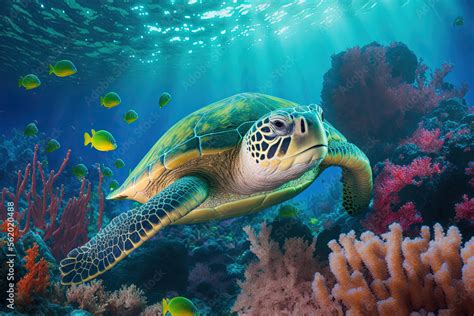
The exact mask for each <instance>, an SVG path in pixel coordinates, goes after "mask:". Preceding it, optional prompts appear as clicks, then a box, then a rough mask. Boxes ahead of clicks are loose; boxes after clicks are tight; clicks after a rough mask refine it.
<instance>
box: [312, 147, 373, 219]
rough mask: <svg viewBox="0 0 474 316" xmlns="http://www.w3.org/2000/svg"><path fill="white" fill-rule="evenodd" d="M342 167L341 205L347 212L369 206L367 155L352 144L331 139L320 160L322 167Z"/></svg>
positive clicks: (369, 170)
mask: <svg viewBox="0 0 474 316" xmlns="http://www.w3.org/2000/svg"><path fill="white" fill-rule="evenodd" d="M331 166H339V167H341V168H342V181H343V188H342V190H343V193H342V199H343V200H342V206H343V207H344V209H345V210H346V211H347V213H349V214H355V213H358V212H360V211H362V210H364V209H365V208H367V206H369V203H370V198H371V194H372V186H373V184H372V169H371V167H370V162H369V159H368V158H367V156H366V155H365V154H364V153H363V152H362V151H361V150H360V149H359V148H358V147H357V146H356V145H354V144H351V143H349V142H346V141H332V142H330V143H329V146H328V154H327V156H326V158H325V159H324V160H323V161H322V162H321V167H322V168H323V169H325V168H328V167H331Z"/></svg>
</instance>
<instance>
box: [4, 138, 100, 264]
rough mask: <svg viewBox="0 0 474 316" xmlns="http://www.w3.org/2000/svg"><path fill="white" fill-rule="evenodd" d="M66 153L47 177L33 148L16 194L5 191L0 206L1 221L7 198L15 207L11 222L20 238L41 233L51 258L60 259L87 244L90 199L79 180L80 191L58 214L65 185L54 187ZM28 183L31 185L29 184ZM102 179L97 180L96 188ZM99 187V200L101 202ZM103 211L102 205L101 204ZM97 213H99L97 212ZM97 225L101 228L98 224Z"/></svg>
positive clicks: (62, 168) (86, 185)
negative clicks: (23, 202) (32, 231)
mask: <svg viewBox="0 0 474 316" xmlns="http://www.w3.org/2000/svg"><path fill="white" fill-rule="evenodd" d="M70 153H71V152H70V151H68V152H67V154H66V157H65V158H64V160H63V162H62V164H61V166H60V167H59V169H58V171H57V172H55V171H54V170H52V171H51V172H50V174H49V175H46V174H45V172H44V171H43V167H42V164H41V162H39V161H37V154H38V145H36V146H35V150H34V154H33V161H32V163H31V164H28V165H27V166H26V168H25V172H24V173H22V172H21V171H18V173H17V185H16V189H15V192H14V193H12V192H10V191H9V190H8V189H7V188H4V189H3V190H2V196H1V197H2V201H1V204H0V219H3V220H4V219H5V218H6V217H7V209H6V207H5V204H6V203H5V202H6V199H7V197H8V198H9V199H10V200H11V201H12V202H13V204H14V219H15V221H16V222H17V227H21V228H19V235H23V234H24V233H26V232H27V231H28V230H30V229H31V228H33V227H35V228H37V229H40V230H42V231H43V232H44V236H43V239H44V240H45V241H46V242H48V244H49V245H50V247H51V249H52V252H53V254H54V256H55V257H56V258H58V259H61V258H63V257H64V256H65V255H66V254H67V253H68V252H69V251H70V250H71V249H73V248H75V247H78V246H80V245H82V244H84V243H85V242H86V241H87V240H88V237H87V226H88V224H89V219H88V218H87V215H88V212H89V207H88V203H89V201H90V198H91V184H90V183H87V184H86V180H84V179H83V180H82V184H81V189H80V192H79V195H78V196H77V197H73V198H71V199H69V200H68V202H67V204H66V206H65V207H64V209H63V210H62V212H60V209H61V204H62V202H63V199H64V185H61V187H60V188H59V187H56V184H55V183H56V182H57V180H58V178H59V176H60V175H61V174H62V172H63V171H64V169H65V167H66V165H67V163H68V161H69V158H70ZM37 171H38V173H39V175H40V179H41V184H42V187H40V186H39V181H38V179H37V178H36V177H37ZM30 181H31V184H29V182H30ZM101 183H102V178H101V177H100V179H99V184H101ZM101 194H102V192H101V191H100V186H99V198H102V199H103V195H101ZM21 199H24V200H26V202H27V206H26V207H25V208H24V209H23V210H20V206H19V205H20V203H19V202H20V200H21ZM100 205H101V206H102V208H101V209H102V210H103V201H102V202H101V204H100ZM99 213H101V211H100V210H99ZM99 225H100V224H99Z"/></svg>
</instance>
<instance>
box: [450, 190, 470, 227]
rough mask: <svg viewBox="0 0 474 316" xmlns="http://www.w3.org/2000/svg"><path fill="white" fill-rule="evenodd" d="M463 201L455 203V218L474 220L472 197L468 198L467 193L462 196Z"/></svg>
mask: <svg viewBox="0 0 474 316" xmlns="http://www.w3.org/2000/svg"><path fill="white" fill-rule="evenodd" d="M462 199H463V201H462V202H459V203H456V205H455V206H454V210H455V211H456V220H457V221H460V220H463V219H465V220H468V221H474V198H469V197H468V196H467V194H464V195H463V197H462Z"/></svg>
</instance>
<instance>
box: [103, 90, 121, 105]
mask: <svg viewBox="0 0 474 316" xmlns="http://www.w3.org/2000/svg"><path fill="white" fill-rule="evenodd" d="M120 103H122V99H120V96H119V95H118V94H117V93H115V92H109V93H107V94H106V95H104V96H103V97H100V105H102V106H104V107H106V108H108V109H110V108H113V107H115V106H117V105H119V104H120Z"/></svg>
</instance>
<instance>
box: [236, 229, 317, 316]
mask: <svg viewBox="0 0 474 316" xmlns="http://www.w3.org/2000/svg"><path fill="white" fill-rule="evenodd" d="M244 230H245V232H246V233H247V234H248V237H249V240H250V243H251V246H250V250H251V251H252V252H253V253H254V254H255V255H256V256H257V258H258V259H259V261H257V262H255V263H251V264H250V265H249V266H248V268H247V270H246V272H245V281H244V282H243V283H241V284H240V286H241V288H242V292H241V293H240V295H239V296H238V298H237V301H236V302H235V305H234V307H233V311H235V312H238V313H239V315H290V314H291V315H311V314H312V312H313V311H314V310H315V309H316V308H317V306H316V305H315V302H314V301H313V297H312V295H311V283H312V279H313V275H314V273H315V272H316V271H317V270H318V267H319V265H318V262H317V261H316V259H315V258H314V257H313V252H314V249H315V244H314V243H313V244H311V245H308V244H307V243H305V242H304V241H303V240H302V239H298V238H292V239H289V240H287V241H286V242H285V245H284V251H281V250H280V247H279V245H278V243H277V242H275V241H272V240H271V239H270V233H271V229H270V228H268V227H267V226H266V225H265V224H263V225H262V227H261V230H260V234H259V235H258V236H257V235H256V234H255V231H254V230H253V229H252V228H250V227H249V226H247V227H245V228H244Z"/></svg>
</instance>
